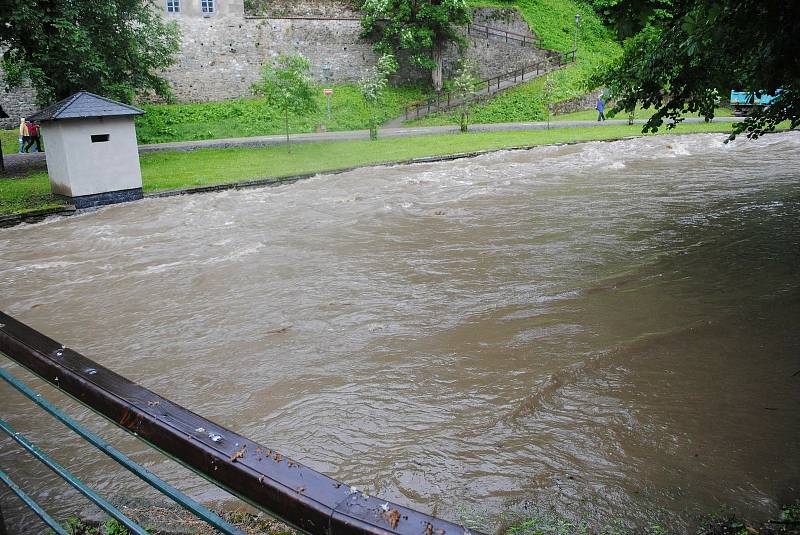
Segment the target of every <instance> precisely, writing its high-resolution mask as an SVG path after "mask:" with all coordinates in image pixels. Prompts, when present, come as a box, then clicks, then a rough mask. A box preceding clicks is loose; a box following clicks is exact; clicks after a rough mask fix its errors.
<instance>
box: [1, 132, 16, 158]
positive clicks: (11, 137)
mask: <svg viewBox="0 0 800 535" xmlns="http://www.w3.org/2000/svg"><path fill="white" fill-rule="evenodd" d="M0 142H2V144H3V154H14V153H17V152H19V128H12V129H11V130H0Z"/></svg>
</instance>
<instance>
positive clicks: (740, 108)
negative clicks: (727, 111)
mask: <svg viewBox="0 0 800 535" xmlns="http://www.w3.org/2000/svg"><path fill="white" fill-rule="evenodd" d="M780 92H781V90H780V89H778V90H777V91H776V92H775V94H774V95H769V94H767V93H761V95H758V94H757V93H754V92H752V91H731V109H733V114H734V115H737V116H742V115H749V114H750V112H752V111H753V110H755V109H758V108H761V107H766V106H769V105H770V104H771V103H772V101H773V100H775V99H776V98H778V95H779V94H780Z"/></svg>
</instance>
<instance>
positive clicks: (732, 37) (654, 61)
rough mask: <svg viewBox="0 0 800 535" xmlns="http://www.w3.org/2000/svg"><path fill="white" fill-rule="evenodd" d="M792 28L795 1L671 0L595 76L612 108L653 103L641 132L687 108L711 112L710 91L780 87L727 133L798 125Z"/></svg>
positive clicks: (797, 16) (799, 89) (799, 17)
mask: <svg viewBox="0 0 800 535" xmlns="http://www.w3.org/2000/svg"><path fill="white" fill-rule="evenodd" d="M798 35H800V4H798V3H797V2H763V1H760V0H673V2H672V7H671V9H670V10H669V11H668V12H664V13H662V16H661V17H659V18H656V19H654V20H652V21H651V24H650V25H649V26H648V27H646V28H645V29H644V30H643V31H641V32H640V33H639V34H637V35H636V36H635V37H633V38H632V39H630V40H628V41H627V42H626V43H625V50H624V55H623V56H622V57H621V58H620V59H619V60H618V61H616V62H615V63H614V65H613V67H612V68H611V69H609V70H608V71H607V72H606V73H602V74H599V75H598V76H596V78H595V80H596V82H597V83H599V84H604V85H607V86H608V87H609V88H610V89H611V90H612V93H613V95H614V97H615V98H616V99H617V109H623V110H630V109H632V108H633V107H635V106H636V104H637V102H641V103H643V104H644V106H646V107H647V106H653V107H655V108H656V110H657V112H656V113H655V114H654V115H653V116H652V117H651V118H650V120H649V121H648V123H647V124H646V125H645V131H656V130H657V129H658V128H660V127H661V126H662V125H663V124H664V122H665V121H667V120H672V121H679V120H680V118H681V117H682V116H683V115H684V114H685V113H687V112H699V113H701V114H702V115H703V116H705V117H707V118H713V116H714V106H715V100H716V94H715V91H719V92H721V93H723V94H726V93H727V92H728V91H730V90H731V89H737V90H745V91H753V92H759V91H765V92H767V93H770V94H775V92H776V91H777V90H778V89H779V88H782V89H783V92H782V93H781V95H780V96H779V97H778V98H777V99H776V100H775V101H774V102H773V103H772V105H770V106H769V107H768V108H767V109H760V110H758V111H757V112H756V113H754V114H753V115H751V116H750V117H748V119H747V120H746V121H745V122H743V123H740V124H738V125H737V126H736V127H735V128H734V133H733V135H732V136H731V138H733V137H735V135H736V134H738V133H742V132H747V135H748V137H751V138H755V137H758V136H760V135H761V134H763V133H764V132H767V131H770V130H772V129H774V128H775V126H776V125H777V124H778V123H780V122H781V121H784V120H789V121H791V126H792V128H796V127H798V126H800V113H799V112H798V109H800V59H799V58H798V55H797V36H798ZM667 128H670V125H669V124H667Z"/></svg>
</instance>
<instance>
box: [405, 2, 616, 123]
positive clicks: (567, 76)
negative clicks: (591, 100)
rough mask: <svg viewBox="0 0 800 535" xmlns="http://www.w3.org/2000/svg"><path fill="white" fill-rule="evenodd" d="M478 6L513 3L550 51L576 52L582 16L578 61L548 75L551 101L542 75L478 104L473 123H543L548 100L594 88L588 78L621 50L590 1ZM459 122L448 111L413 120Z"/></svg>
mask: <svg viewBox="0 0 800 535" xmlns="http://www.w3.org/2000/svg"><path fill="white" fill-rule="evenodd" d="M471 5H473V6H474V7H501V8H508V7H515V8H516V9H517V10H518V11H519V12H520V14H521V15H522V16H523V18H524V19H525V20H526V21H527V23H528V26H530V28H531V30H532V31H533V32H534V33H536V34H537V35H538V36H539V37H540V38H541V39H542V46H543V47H544V48H548V49H550V50H558V51H562V52H566V51H569V50H572V46H573V40H574V38H575V14H576V13H580V14H581V22H580V27H579V31H578V52H577V57H576V62H575V64H574V65H570V66H568V67H566V68H563V69H561V70H558V71H556V72H553V73H551V74H549V75H548V77H549V78H552V80H553V82H554V85H553V90H552V93H551V95H550V97H549V99H546V98H545V96H544V94H543V87H544V80H545V79H544V77H542V78H538V79H536V80H533V81H531V82H526V83H524V84H521V85H519V86H517V87H514V88H512V89H509V90H507V91H505V92H503V93H501V94H499V95H497V96H496V97H494V98H493V99H491V100H489V101H487V102H484V103H481V104H477V105H475V106H474V107H473V109H472V111H471V119H470V121H471V122H473V123H479V124H484V123H507V122H516V121H539V120H544V119H546V117H547V103H548V101H549V102H560V101H562V100H567V99H570V98H573V97H577V96H580V95H583V94H585V93H587V92H588V91H590V90H591V89H592V88H591V87H589V84H588V79H589V77H590V76H591V74H592V73H593V72H595V71H596V70H597V69H602V68H603V65H604V64H606V63H607V62H608V61H610V60H612V59H613V58H615V57H617V56H618V55H619V54H620V53H621V52H622V47H621V46H620V45H619V44H618V43H617V42H616V41H615V40H614V35H613V33H612V32H611V31H610V30H609V29H607V28H606V27H605V26H604V25H603V23H602V21H601V20H600V17H598V16H597V15H596V14H595V13H594V11H592V8H591V7H589V6H587V5H586V4H582V3H579V2H575V1H573V0H511V1H499V0H473V1H472V2H471ZM453 122H457V121H456V119H455V112H445V113H440V114H435V115H430V116H427V117H424V118H422V119H420V120H417V121H412V122H411V123H410V124H414V125H440V124H450V123H453Z"/></svg>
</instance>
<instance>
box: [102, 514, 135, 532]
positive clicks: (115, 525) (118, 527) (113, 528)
mask: <svg viewBox="0 0 800 535" xmlns="http://www.w3.org/2000/svg"><path fill="white" fill-rule="evenodd" d="M103 533H104V535H128V534H129V533H130V532H129V531H128V529H127V528H126V527H125V526H123V525H122V524H120V523H119V522H118V521H116V520H114V519H113V518H112V519H110V520H107V521H106V522H105V523H104V524H103Z"/></svg>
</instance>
